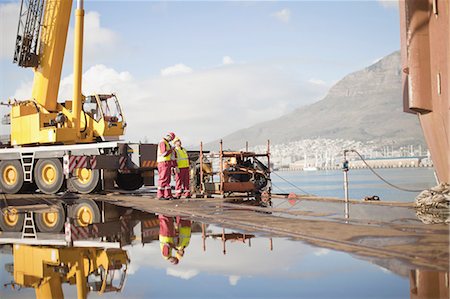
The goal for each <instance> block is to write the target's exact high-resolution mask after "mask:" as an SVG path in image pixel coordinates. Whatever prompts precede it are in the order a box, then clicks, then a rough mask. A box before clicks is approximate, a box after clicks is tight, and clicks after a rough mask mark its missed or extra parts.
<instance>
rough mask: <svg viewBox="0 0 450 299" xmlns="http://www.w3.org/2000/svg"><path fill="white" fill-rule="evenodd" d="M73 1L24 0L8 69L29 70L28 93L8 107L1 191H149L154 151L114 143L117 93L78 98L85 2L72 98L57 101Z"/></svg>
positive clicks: (121, 122) (119, 120) (120, 120)
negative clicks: (145, 188) (145, 187)
mask: <svg viewBox="0 0 450 299" xmlns="http://www.w3.org/2000/svg"><path fill="white" fill-rule="evenodd" d="M71 11H72V0H64V1H62V0H26V1H25V0H22V3H21V9H20V16H19V18H20V19H19V26H18V31H17V39H16V46H15V53H14V60H13V61H14V63H17V64H18V65H19V66H21V67H26V68H33V71H34V81H33V89H32V94H31V97H30V98H29V99H26V100H21V101H19V100H15V99H14V100H10V101H9V105H10V106H11V112H10V113H9V117H8V118H7V119H9V122H10V125H11V135H10V140H9V142H6V143H3V144H2V145H1V148H0V189H1V190H2V191H3V192H4V193H18V192H23V191H30V190H31V191H33V190H35V189H36V188H38V189H39V190H40V191H41V192H43V193H47V194H54V193H57V192H59V191H63V190H64V189H65V188H66V187H67V188H68V189H70V190H71V191H74V192H78V193H91V192H93V191H97V190H98V189H100V188H102V189H111V188H114V184H117V185H118V187H119V188H121V189H125V190H136V189H139V188H140V187H141V186H142V185H144V184H145V185H153V174H154V170H155V169H156V148H157V145H156V144H131V143H125V142H120V141H119V138H120V136H122V135H123V134H124V130H125V127H126V122H125V118H124V116H123V113H122V109H121V107H120V103H119V101H118V99H117V96H116V95H115V94H95V95H88V96H84V95H83V94H82V65H83V30H84V28H83V27H84V7H83V0H77V7H76V10H75V34H74V39H75V41H74V62H73V66H74V67H73V71H74V89H73V98H72V99H67V100H65V101H63V102H58V91H59V85H60V79H61V70H62V66H63V60H64V52H65V47H66V39H67V34H68V29H69V20H70V15H71Z"/></svg>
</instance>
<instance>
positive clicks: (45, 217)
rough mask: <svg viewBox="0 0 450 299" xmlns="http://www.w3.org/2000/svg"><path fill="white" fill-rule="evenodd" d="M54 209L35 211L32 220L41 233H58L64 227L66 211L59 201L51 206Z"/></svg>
mask: <svg viewBox="0 0 450 299" xmlns="http://www.w3.org/2000/svg"><path fill="white" fill-rule="evenodd" d="M53 209H55V211H53V212H44V213H36V214H35V216H34V218H35V219H34V220H35V221H36V226H37V228H38V229H39V231H40V232H42V233H59V232H60V231H61V230H62V229H63V228H64V221H65V220H66V213H65V212H64V207H63V205H62V204H61V203H57V204H55V206H54V207H53Z"/></svg>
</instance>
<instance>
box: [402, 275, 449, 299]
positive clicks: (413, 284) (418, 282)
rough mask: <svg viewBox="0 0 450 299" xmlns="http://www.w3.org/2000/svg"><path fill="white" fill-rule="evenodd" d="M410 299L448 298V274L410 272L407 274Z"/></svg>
mask: <svg viewBox="0 0 450 299" xmlns="http://www.w3.org/2000/svg"><path fill="white" fill-rule="evenodd" d="M409 283H410V292H411V299H424V298H449V296H450V293H449V275H448V272H437V271H427V270H411V272H410V273H409Z"/></svg>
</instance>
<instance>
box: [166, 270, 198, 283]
mask: <svg viewBox="0 0 450 299" xmlns="http://www.w3.org/2000/svg"><path fill="white" fill-rule="evenodd" d="M199 273H200V272H199V271H197V270H193V269H191V270H183V269H174V268H167V270H166V274H167V275H170V276H173V277H178V278H181V279H184V280H189V279H191V278H192V277H195V276H197V275H198V274H199Z"/></svg>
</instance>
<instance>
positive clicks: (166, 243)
mask: <svg viewBox="0 0 450 299" xmlns="http://www.w3.org/2000/svg"><path fill="white" fill-rule="evenodd" d="M158 218H159V244H160V247H161V254H162V256H163V257H164V258H165V259H166V260H167V259H169V258H170V257H172V249H174V248H175V236H176V232H175V225H174V219H173V217H167V216H164V215H159V216H158Z"/></svg>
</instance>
